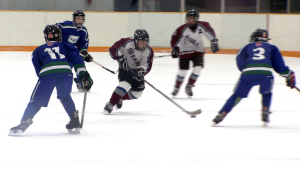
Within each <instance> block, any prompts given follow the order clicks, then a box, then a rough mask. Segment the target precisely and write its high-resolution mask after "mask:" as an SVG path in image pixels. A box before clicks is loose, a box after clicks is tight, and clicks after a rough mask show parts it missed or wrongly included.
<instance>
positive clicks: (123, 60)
mask: <svg viewBox="0 0 300 169" xmlns="http://www.w3.org/2000/svg"><path fill="white" fill-rule="evenodd" d="M117 61H118V63H119V69H122V70H125V71H126V72H128V70H129V69H128V68H129V67H128V64H127V61H126V58H125V57H124V56H120V57H118V58H117Z"/></svg>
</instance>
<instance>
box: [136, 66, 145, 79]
mask: <svg viewBox="0 0 300 169" xmlns="http://www.w3.org/2000/svg"><path fill="white" fill-rule="evenodd" d="M135 72H136V80H137V81H143V80H144V76H145V70H144V69H143V68H138V69H136V71H135Z"/></svg>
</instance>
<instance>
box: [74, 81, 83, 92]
mask: <svg viewBox="0 0 300 169" xmlns="http://www.w3.org/2000/svg"><path fill="white" fill-rule="evenodd" d="M73 80H74V82H75V83H76V87H77V89H78V91H79V92H83V88H82V85H81V84H80V83H78V82H77V78H74V79H73Z"/></svg>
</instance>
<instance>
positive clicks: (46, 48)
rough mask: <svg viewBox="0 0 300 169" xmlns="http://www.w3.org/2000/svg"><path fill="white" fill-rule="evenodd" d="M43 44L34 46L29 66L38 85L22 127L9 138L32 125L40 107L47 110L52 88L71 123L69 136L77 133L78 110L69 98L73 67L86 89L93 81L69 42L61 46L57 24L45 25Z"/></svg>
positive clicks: (14, 130)
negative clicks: (30, 65)
mask: <svg viewBox="0 0 300 169" xmlns="http://www.w3.org/2000/svg"><path fill="white" fill-rule="evenodd" d="M44 37H45V41H46V44H43V45H41V46H39V47H37V48H36V49H35V50H34V51H33V53H32V63H33V66H34V68H35V71H36V74H37V76H38V78H39V79H38V82H37V84H36V86H35V88H34V90H33V92H32V95H31V97H30V102H29V103H28V105H27V108H26V109H25V112H24V114H23V117H22V119H21V124H20V125H18V126H16V127H13V128H11V129H10V133H9V135H19V134H21V133H23V132H24V131H25V130H26V129H27V128H28V127H29V126H30V125H31V124H32V123H33V122H32V119H33V117H34V116H35V115H36V113H37V112H38V111H39V110H40V109H41V107H47V105H48V102H49V99H50V97H51V95H52V92H53V89H54V88H55V87H56V90H57V98H58V99H59V100H60V102H61V103H62V105H63V107H64V109H65V110H66V112H67V114H68V116H69V117H70V122H69V123H68V124H67V125H66V128H67V129H68V132H69V133H72V134H78V133H80V131H79V128H80V122H79V117H78V110H76V108H75V104H74V102H73V100H72V98H71V95H70V93H71V90H72V81H73V80H72V78H73V74H72V66H71V65H74V67H75V71H76V73H77V74H78V77H79V79H80V80H81V81H83V83H84V84H88V85H86V86H85V85H84V86H85V89H87V90H88V89H89V88H90V87H91V85H92V80H91V78H90V75H89V73H88V72H87V71H86V69H85V65H84V61H83V59H82V58H81V57H80V55H79V50H78V49H77V48H76V47H74V46H73V45H70V44H68V43H61V42H59V41H60V38H61V31H60V29H59V28H58V27H57V26H56V25H47V26H46V27H45V30H44Z"/></svg>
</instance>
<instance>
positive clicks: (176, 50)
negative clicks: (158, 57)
mask: <svg viewBox="0 0 300 169" xmlns="http://www.w3.org/2000/svg"><path fill="white" fill-rule="evenodd" d="M171 55H172V58H179V47H178V46H175V47H174V48H173V49H172V52H171Z"/></svg>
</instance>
